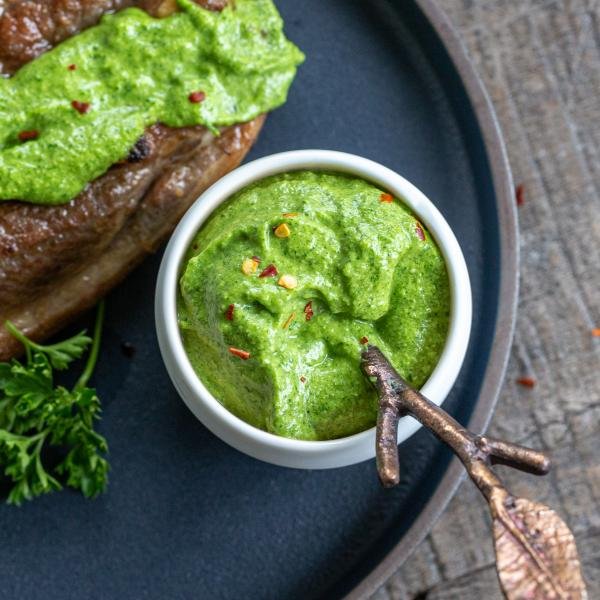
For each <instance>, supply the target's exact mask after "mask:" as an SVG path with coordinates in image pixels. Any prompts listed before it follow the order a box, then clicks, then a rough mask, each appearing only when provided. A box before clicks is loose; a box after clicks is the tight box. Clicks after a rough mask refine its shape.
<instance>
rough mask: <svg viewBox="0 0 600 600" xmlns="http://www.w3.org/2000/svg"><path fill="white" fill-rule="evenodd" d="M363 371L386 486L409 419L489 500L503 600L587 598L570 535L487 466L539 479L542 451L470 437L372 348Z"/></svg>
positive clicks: (394, 477)
mask: <svg viewBox="0 0 600 600" xmlns="http://www.w3.org/2000/svg"><path fill="white" fill-rule="evenodd" d="M362 368H363V371H364V372H365V374H366V375H367V377H369V379H370V380H371V381H372V383H373V384H374V385H375V387H376V388H377V390H378V392H379V413H378V417H377V442H376V444H377V448H376V449H377V470H378V473H379V478H380V480H381V483H382V485H383V486H384V487H392V486H394V485H396V484H397V483H398V482H399V481H400V470H399V459H398V445H397V432H398V420H399V419H400V417H403V416H405V415H411V416H412V417H414V418H415V419H417V420H418V421H419V422H420V423H421V424H422V425H424V426H425V427H427V428H428V429H429V430H430V431H431V432H432V433H433V434H434V435H435V436H436V437H438V438H439V439H440V440H441V441H442V442H444V443H446V444H447V445H448V446H450V448H452V450H453V452H454V453H455V454H456V455H457V456H458V457H459V458H460V460H461V461H462V463H463V465H464V466H465V468H466V470H467V473H468V474H469V476H470V477H471V479H472V480H473V482H474V483H475V485H477V487H478V488H479V490H480V491H481V493H482V494H483V496H484V497H485V499H486V500H487V502H488V504H489V507H490V511H491V514H492V518H493V521H494V525H493V527H494V541H495V550H496V563H497V569H498V576H499V578H500V583H501V585H502V589H503V591H504V594H505V596H506V597H507V598H508V599H509V600H517V599H519V600H520V599H523V598H528V599H533V600H536V599H538V598H539V599H540V600H542V599H544V600H554V599H561V600H562V599H569V600H585V599H586V598H587V592H586V588H585V583H584V581H583V577H582V575H581V566H580V562H579V558H578V555H577V547H576V545H575V539H574V538H573V534H572V533H571V532H570V531H569V528H568V527H567V525H566V524H565V523H564V522H563V521H562V520H561V519H560V517H559V516H558V515H557V514H556V513H555V512H554V511H553V510H551V509H550V508H548V507H546V506H544V505H542V504H536V503H534V502H531V501H529V500H526V499H524V498H514V497H513V496H512V495H511V494H510V493H509V492H508V491H507V490H506V488H505V487H504V485H502V482H501V481H500V479H499V478H498V476H497V475H496V473H495V472H494V470H493V469H492V466H493V465H494V464H504V465H508V466H510V467H514V468H516V469H520V470H521V471H526V472H528V473H534V474H537V475H544V474H546V473H547V472H548V471H549V469H550V460H549V459H548V457H547V456H546V455H545V454H543V453H542V452H538V451H537V450H533V449H531V448H526V447H525V446H519V445H518V444H512V443H510V442H505V441H502V440H498V439H495V438H490V437H487V436H482V435H476V434H474V433H472V432H470V431H468V430H467V429H465V428H464V427H462V426H461V425H460V424H459V423H458V422H457V421H456V420H454V419H453V418H452V417H451V416H450V415H449V414H448V413H447V412H446V411H444V410H443V409H442V408H440V407H439V406H437V405H435V404H434V403H433V402H431V401H430V400H428V399H427V398H425V396H423V395H422V394H421V393H420V392H418V391H417V390H415V389H413V388H412V387H410V385H408V383H407V382H406V381H405V380H404V379H402V377H401V376H400V375H399V374H398V373H397V372H396V370H395V369H394V367H393V366H392V365H391V364H390V362H389V361H388V360H387V359H386V357H385V356H384V354H383V353H382V352H381V350H379V348H377V347H376V346H368V347H367V349H366V350H365V351H364V352H363V355H362Z"/></svg>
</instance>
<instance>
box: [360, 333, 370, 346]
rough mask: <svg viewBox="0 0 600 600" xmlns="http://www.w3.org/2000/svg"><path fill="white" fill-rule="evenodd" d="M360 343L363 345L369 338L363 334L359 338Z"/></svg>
mask: <svg viewBox="0 0 600 600" xmlns="http://www.w3.org/2000/svg"><path fill="white" fill-rule="evenodd" d="M360 343H361V344H362V345H363V346H364V345H365V344H368V343H369V338H368V337H367V336H366V335H365V336H363V337H361V338H360Z"/></svg>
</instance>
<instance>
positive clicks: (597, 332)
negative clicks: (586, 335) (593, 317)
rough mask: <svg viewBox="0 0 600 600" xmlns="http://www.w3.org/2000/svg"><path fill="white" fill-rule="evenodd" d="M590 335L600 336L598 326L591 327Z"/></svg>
mask: <svg viewBox="0 0 600 600" xmlns="http://www.w3.org/2000/svg"><path fill="white" fill-rule="evenodd" d="M592 337H600V327H597V328H596V329H592Z"/></svg>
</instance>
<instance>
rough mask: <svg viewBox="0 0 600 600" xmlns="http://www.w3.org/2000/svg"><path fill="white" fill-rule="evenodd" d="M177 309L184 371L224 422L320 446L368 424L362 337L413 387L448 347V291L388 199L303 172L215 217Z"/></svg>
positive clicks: (189, 266) (190, 265) (193, 257)
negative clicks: (218, 407) (227, 415)
mask: <svg viewBox="0 0 600 600" xmlns="http://www.w3.org/2000/svg"><path fill="white" fill-rule="evenodd" d="M259 260H260V262H258V261H259ZM261 275H262V276H261ZM178 307H179V320H180V328H181V332H182V337H183V341H184V345H185V348H186V351H187V353H188V356H189V357H190V361H191V363H192V365H193V366H194V369H195V370H196V372H197V374H198V376H199V377H200V379H201V380H202V381H203V382H204V384H205V385H206V386H207V388H208V389H209V390H210V392H211V393H212V394H213V395H214V396H215V397H216V398H217V399H219V400H220V401H221V402H222V403H223V404H224V405H225V406H226V407H227V408H228V409H229V410H230V411H231V412H233V413H234V414H236V415H237V416H238V417H240V418H241V419H243V420H245V421H246V422H248V423H250V424H252V425H254V426H256V427H259V428H261V429H264V430H266V431H269V432H272V433H275V434H278V435H282V436H285V437H290V438H296V439H304V440H325V439H332V438H338V437H342V436H347V435H351V434H353V433H357V432H359V431H363V430H364V429H367V428H369V427H371V426H373V425H374V424H375V420H376V413H377V396H376V393H375V391H374V390H373V388H372V386H371V385H370V383H369V382H368V381H367V380H366V378H365V377H364V376H363V374H362V372H361V369H360V352H361V349H362V348H363V346H362V344H364V343H367V341H368V343H373V344H376V345H378V346H379V347H380V348H381V349H382V351H383V352H384V353H385V354H386V355H387V356H388V357H389V359H390V360H391V362H392V363H393V364H394V366H395V367H396V368H397V369H398V371H399V372H400V373H401V374H402V375H403V376H404V377H405V378H406V379H407V380H408V381H409V382H410V383H411V384H413V385H415V386H417V387H420V386H422V385H423V383H424V382H425V381H426V380H427V378H428V377H429V375H430V374H431V372H432V371H433V368H434V367H435V365H436V363H437V361H438V359H439V356H440V354H441V351H442V349H443V346H444V343H445V339H446V333H447V329H448V320H449V310H450V292H449V282H448V275H447V272H446V266H445V262H444V259H443V257H442V255H441V254H440V251H439V249H438V247H437V246H436V244H435V242H434V240H433V239H432V237H431V235H430V234H429V232H427V230H426V229H425V228H424V227H423V226H422V225H421V224H420V223H419V222H418V221H417V220H416V219H415V217H414V216H413V215H412V213H411V212H410V211H409V210H408V208H407V207H406V206H404V205H403V204H402V203H401V202H400V201H399V200H398V199H394V198H392V197H391V196H390V195H389V194H388V193H386V192H384V191H383V190H380V189H378V188H377V187H375V186H374V185H373V184H371V183H368V182H366V181H364V180H361V179H356V178H353V177H348V176H345V175H340V174H334V173H325V172H311V171H302V172H296V173H289V174H284V175H277V176H274V177H271V178H267V179H264V180H262V181H259V182H257V183H255V184H253V185H251V186H249V187H247V188H245V189H243V190H241V191H239V192H238V193H237V194H235V195H234V196H233V197H232V198H230V199H229V200H228V201H227V202H226V203H225V204H224V205H222V206H221V207H220V208H219V209H218V210H217V211H216V212H215V213H213V215H212V216H211V218H210V219H209V220H208V222H207V223H206V224H205V225H204V226H203V227H202V228H201V230H200V231H199V233H198V234H197V236H196V238H195V240H194V242H193V244H192V246H191V247H190V249H189V253H188V256H187V260H186V264H185V269H184V271H183V275H182V278H181V282H180V298H179V304H178Z"/></svg>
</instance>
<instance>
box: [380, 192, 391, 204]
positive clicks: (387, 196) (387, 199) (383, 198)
mask: <svg viewBox="0 0 600 600" xmlns="http://www.w3.org/2000/svg"><path fill="white" fill-rule="evenodd" d="M379 201H380V202H386V203H387V204H391V203H392V202H393V201H394V196H392V195H391V194H381V196H379Z"/></svg>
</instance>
